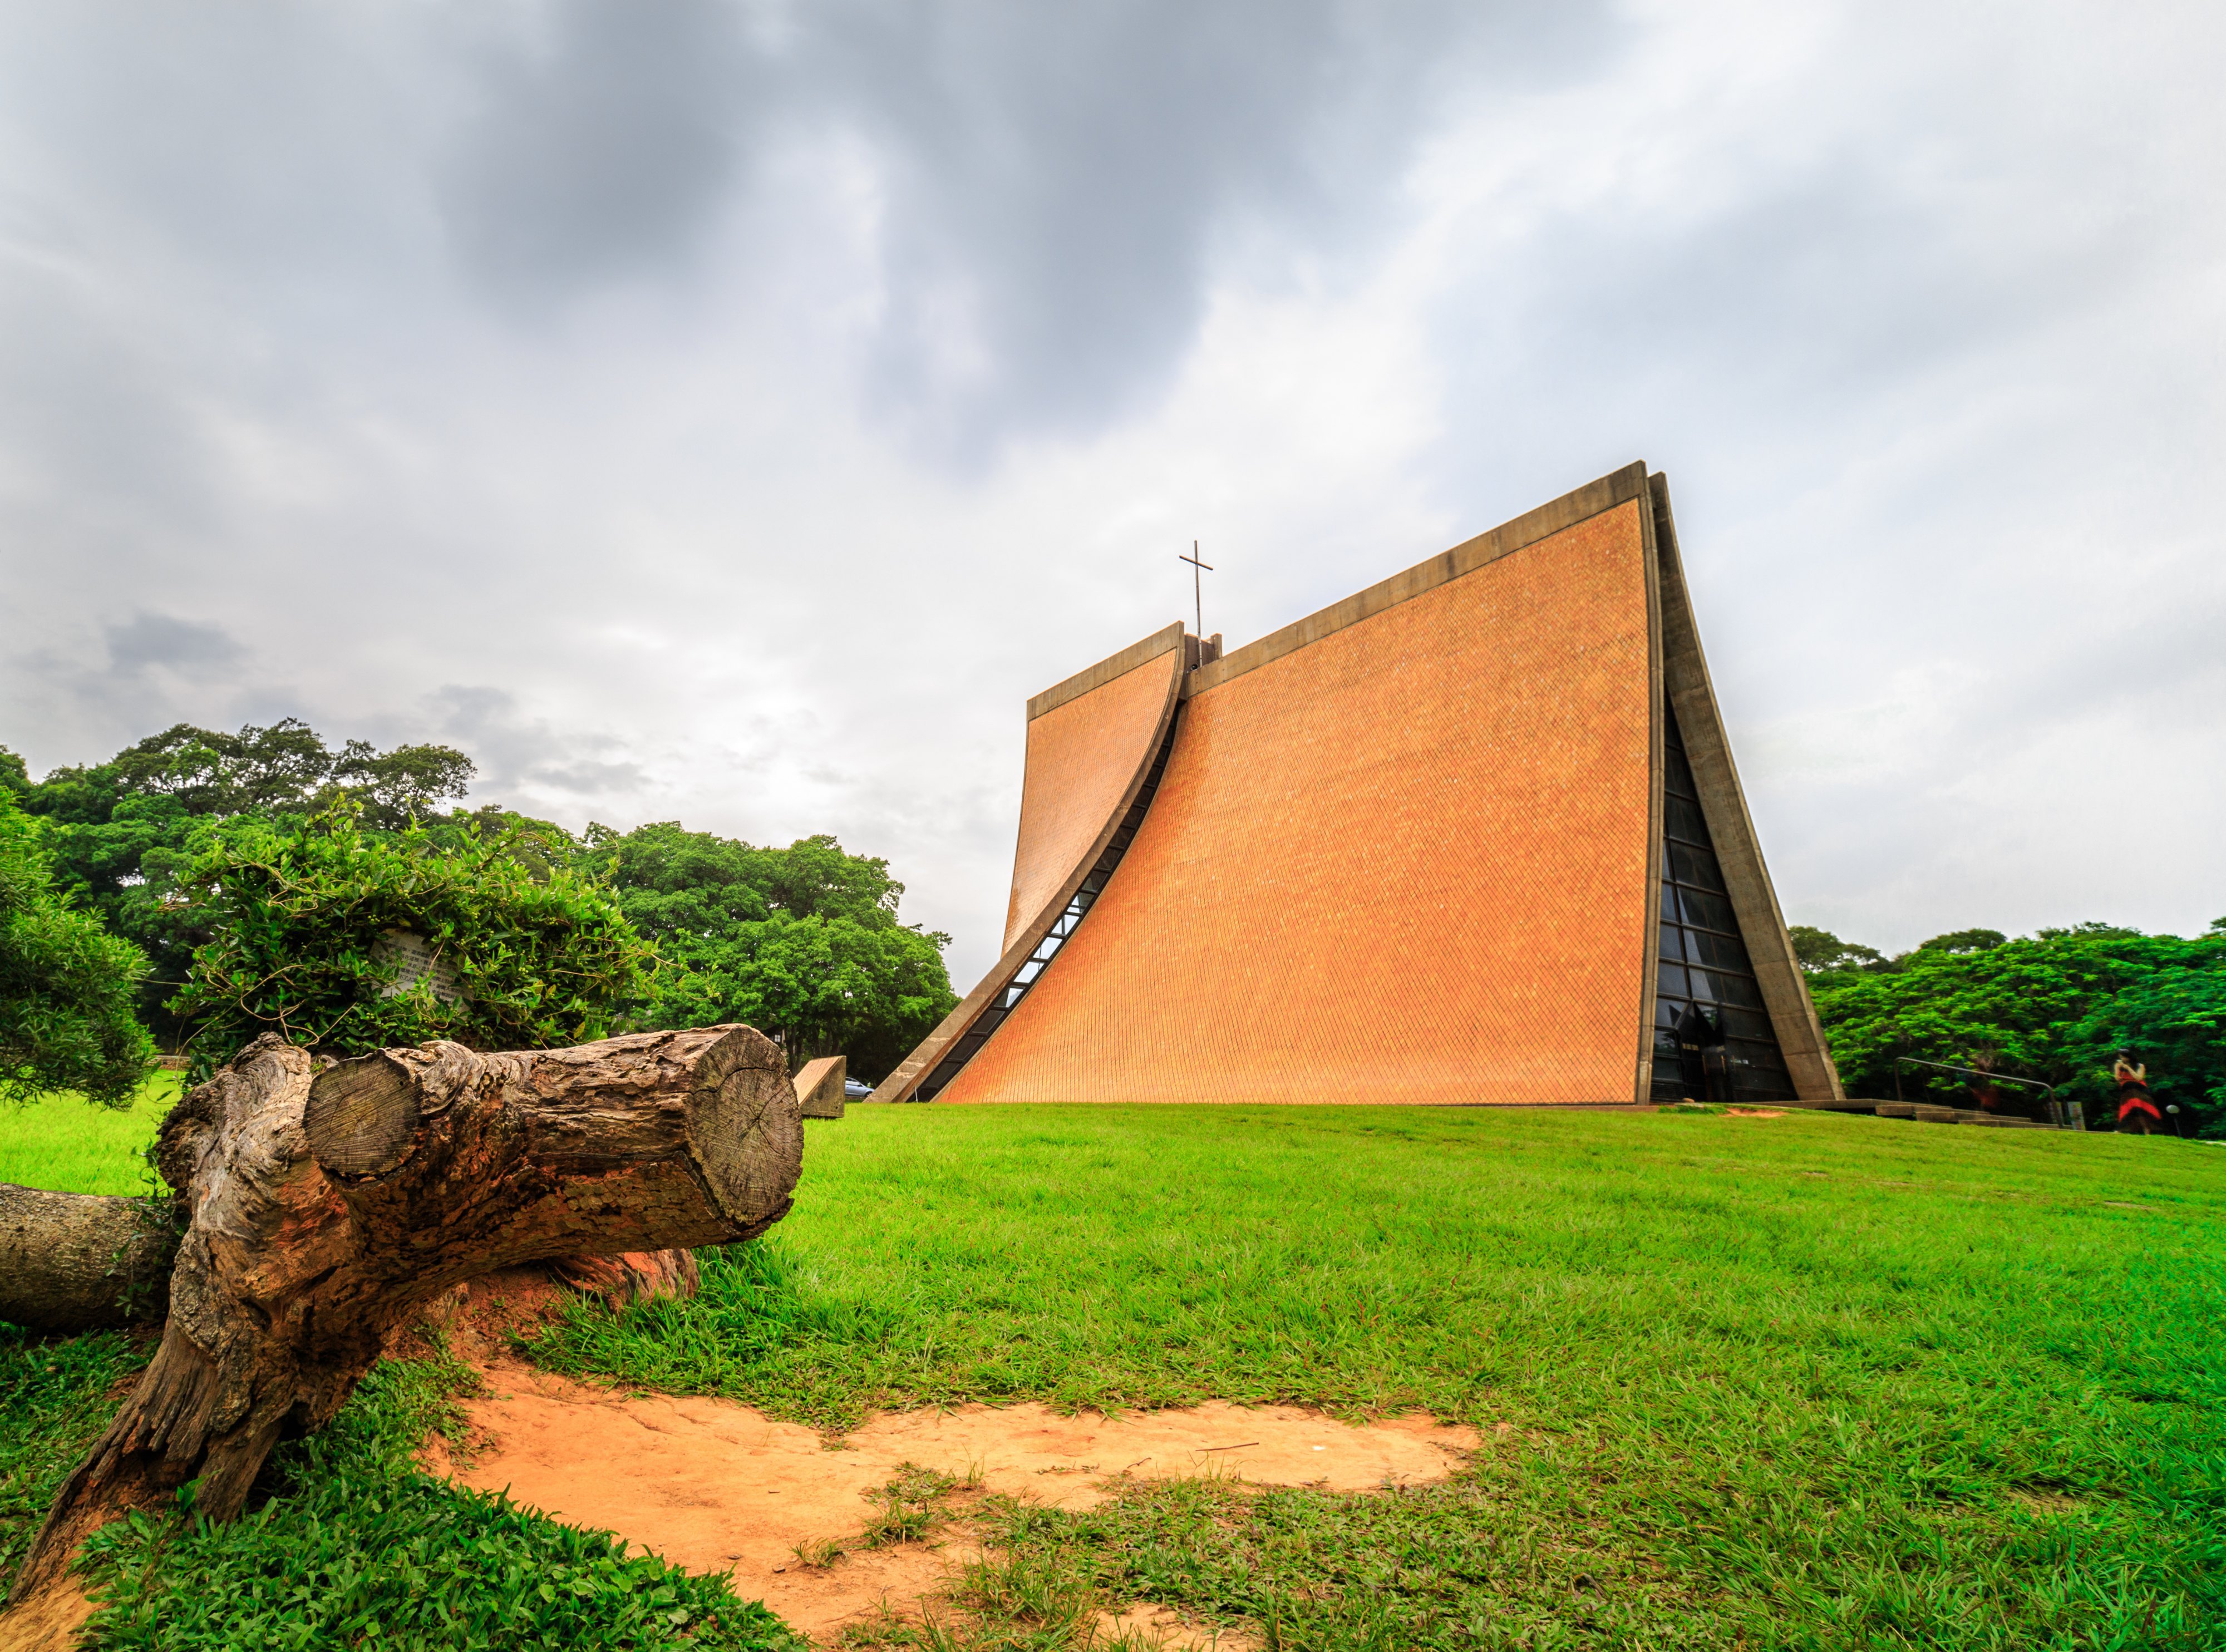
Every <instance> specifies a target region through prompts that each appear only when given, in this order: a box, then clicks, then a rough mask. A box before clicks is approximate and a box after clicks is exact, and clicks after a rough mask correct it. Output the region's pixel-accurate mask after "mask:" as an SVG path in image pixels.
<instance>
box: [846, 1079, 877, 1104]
mask: <svg viewBox="0 0 2226 1652" xmlns="http://www.w3.org/2000/svg"><path fill="white" fill-rule="evenodd" d="M873 1093H874V1087H873V1086H872V1085H871V1084H862V1083H859V1082H858V1081H857V1080H856V1079H855V1078H845V1079H844V1080H843V1100H844V1101H846V1102H862V1101H864V1100H865V1099H866V1097H868V1096H870V1095H872V1094H873Z"/></svg>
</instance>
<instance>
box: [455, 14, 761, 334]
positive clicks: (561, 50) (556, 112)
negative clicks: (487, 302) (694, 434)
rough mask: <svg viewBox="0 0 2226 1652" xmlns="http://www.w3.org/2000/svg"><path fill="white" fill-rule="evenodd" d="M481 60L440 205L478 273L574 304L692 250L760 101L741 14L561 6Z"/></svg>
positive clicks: (507, 287)
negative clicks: (574, 298)
mask: <svg viewBox="0 0 2226 1652" xmlns="http://www.w3.org/2000/svg"><path fill="white" fill-rule="evenodd" d="M523 21H524V23H525V26H524V27H521V28H519V29H516V30H515V31H514V32H513V33H512V35H510V36H509V37H508V38H506V39H502V40H500V41H487V42H485V43H483V44H482V45H481V47H480V52H479V54H478V55H479V65H478V73H477V75H476V77H475V79H476V81H477V98H476V106H475V107H474V110H473V111H472V113H471V115H470V116H469V118H467V120H466V121H465V122H464V123H463V124H462V125H461V129H460V130H458V131H457V133H456V134H455V138H454V139H453V148H452V149H451V151H450V154H449V156H448V160H447V162H446V164H445V166H444V168H443V171H442V179H441V197H442V208H443V212H444V216H445V218H446V220H447V224H448V232H449V234H450V236H451V237H452V238H453V239H454V241H455V245H457V246H458V247H459V248H460V249H461V251H462V253H463V255H464V257H465V259H466V261H467V263H468V264H469V265H470V266H471V267H472V269H473V270H474V272H475V273H476V274H477V275H478V276H480V277H481V278H482V279H483V280H485V281H487V282H488V283H490V284H492V285H493V287H495V288H496V289H498V290H499V291H501V292H502V293H504V294H506V295H513V296H524V297H526V298H529V299H534V298H550V297H555V298H563V297H567V296H570V295H574V294H576V293H578V292H580V291H582V290H586V289H592V288H593V287H595V286H597V285H600V284H602V283H607V282H609V281H611V280H614V279H620V278H624V277H627V276H638V275H640V274H643V273H645V272H648V273H655V272H658V271H659V270H668V269H670V268H671V267H672V266H674V265H675V264H679V263H682V262H684V261H685V260H686V259H687V258H688V257H690V255H692V254H693V253H694V252H695V251H696V249H697V247H698V245H699V243H700V241H701V238H702V237H703V235H704V233H705V232H706V231H707V230H708V228H709V225H710V223H711V221H712V219H714V218H715V215H716V214H717V213H718V212H719V210H720V208H721V207H722V205H723V204H724V203H725V201H726V200H727V199H728V195H729V193H730V190H731V187H732V185H733V183H734V180H735V169H736V163H737V160H738V149H739V145H740V143H741V137H742V130H741V129H742V126H743V124H744V121H745V118H746V117H747V112H748V111H749V109H750V106H751V104H752V103H753V101H754V99H753V98H752V95H751V94H752V91H753V88H752V86H751V85H750V72H751V69H752V61H751V59H750V58H749V56H748V55H747V54H746V53H745V51H744V47H743V41H742V38H741V18H740V16H739V14H738V13H737V11H736V9H735V7H733V6H731V5H726V4H721V3H718V0H668V3H661V4H658V5H654V6H644V7H633V6H614V5H611V4H608V3H606V0H557V3H554V4H551V5H550V6H548V7H547V8H545V9H544V10H540V11H537V12H534V13H529V14H527V15H526V16H525V19H524V20H523Z"/></svg>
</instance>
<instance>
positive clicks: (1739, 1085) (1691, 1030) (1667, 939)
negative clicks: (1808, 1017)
mask: <svg viewBox="0 0 2226 1652" xmlns="http://www.w3.org/2000/svg"><path fill="white" fill-rule="evenodd" d="M1663 746H1664V748H1665V749H1664V751H1663V787H1662V840H1663V841H1662V867H1661V874H1662V966H1661V974H1660V975H1659V976H1658V977H1657V982H1656V988H1655V994H1654V1087H1653V1095H1654V1099H1655V1100H1656V1101H1657V1102H1674V1101H1676V1100H1679V1099H1680V1098H1682V1097H1686V1096H1690V1097H1692V1098H1693V1099H1695V1100H1701V1099H1705V1098H1706V1097H1707V1096H1708V1094H1709V1090H1710V1089H1711V1083H1710V1074H1709V1071H1708V1069H1709V1068H1712V1067H1713V1068H1715V1069H1716V1072H1715V1074H1714V1089H1715V1090H1716V1091H1717V1093H1718V1094H1719V1096H1721V1097H1722V1098H1723V1099H1727V1100H1735V1101H1742V1102H1748V1101H1752V1102H1778V1101H1790V1100H1792V1099H1793V1097H1794V1096H1795V1093H1796V1092H1795V1090H1794V1088H1793V1081H1792V1080H1791V1079H1790V1077H1787V1075H1786V1071H1785V1058H1784V1054H1783V1053H1782V1052H1780V1051H1779V1049H1778V1034H1777V1032H1775V1031H1774V1030H1773V1029H1772V1027H1771V1024H1770V1013H1769V1012H1768V1011H1767V1010H1766V1009H1765V1008H1764V1007H1763V1002H1762V992H1761V989H1760V988H1759V987H1758V986H1757V985H1756V984H1755V979H1754V966H1753V965H1752V963H1750V962H1749V961H1748V958H1747V952H1746V943H1745V942H1744V941H1742V940H1741V939H1740V938H1739V922H1738V919H1737V918H1734V917H1733V914H1732V904H1731V901H1730V899H1729V898H1728V897H1727V895H1726V894H1725V893H1724V876H1723V871H1722V868H1721V867H1719V866H1718V865H1717V863H1716V850H1715V844H1714V842H1713V841H1712V840H1711V839H1710V837H1709V836H1708V817H1707V816H1706V815H1704V814H1703V813H1702V812H1701V794H1700V789H1699V788H1698V787H1697V786H1695V785H1694V784H1693V770H1692V766H1691V765H1690V764H1689V763H1688V762H1687V761H1686V759H1685V742H1684V740H1683V739H1682V737H1681V736H1680V735H1679V734H1678V732H1677V719H1676V715H1674V714H1673V713H1671V712H1670V711H1669V708H1668V707H1667V706H1664V707H1663ZM1695 1010H1697V1011H1698V1012H1699V1016H1698V1017H1697V1018H1696V1017H1695V1016H1694V1015H1693V1013H1692V1012H1694V1011H1695ZM1681 1024H1682V1027H1683V1029H1684V1032H1683V1035H1682V1037H1681V1035H1680V1032H1679V1028H1680V1026H1681ZM1714 1050H1720V1052H1721V1054H1720V1055H1716V1054H1714V1053H1713V1051H1714Z"/></svg>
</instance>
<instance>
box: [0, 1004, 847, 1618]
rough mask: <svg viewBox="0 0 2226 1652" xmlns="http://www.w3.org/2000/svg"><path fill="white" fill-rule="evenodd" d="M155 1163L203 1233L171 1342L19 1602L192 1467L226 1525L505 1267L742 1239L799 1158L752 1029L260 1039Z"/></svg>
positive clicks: (79, 1472) (99, 1451)
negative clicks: (466, 1288) (360, 1051)
mask: <svg viewBox="0 0 2226 1652" xmlns="http://www.w3.org/2000/svg"><path fill="white" fill-rule="evenodd" d="M156 1156H157V1160H158V1162H159V1163H160V1165H161V1166H162V1174H163V1179H165V1180H166V1181H168V1182H169V1185H171V1186H172V1187H174V1188H177V1189H179V1190H181V1191H182V1192H183V1194H184V1196H185V1202H186V1204H187V1206H188V1210H189V1211H190V1215H191V1220H190V1223H189V1224H188V1228H187V1230H186V1235H185V1238H184V1240H183V1242H181V1244H180V1246H179V1248H178V1257H177V1263H176V1266H175V1269H174V1271H173V1273H172V1275H171V1280H170V1312H169V1320H168V1321H167V1323H166V1324H165V1325H164V1327H163V1333H162V1346H161V1347H160V1348H159V1349H158V1350H156V1355H155V1358H154V1361H153V1363H151V1364H149V1366H148V1368H147V1369H146V1371H145V1373H144V1374H143V1376H142V1377H141V1379H140V1382H139V1385H138V1388H137V1389H136V1390H135V1391H134V1392H133V1394H132V1395H131V1396H130V1399H128V1400H127V1401H124V1406H123V1407H122V1409H121V1410H119V1411H118V1413H117V1415H116V1419H115V1420H114V1421H113V1422H112V1423H111V1424H110V1426H109V1428H108V1431H107V1433H105V1434H103V1435H102V1436H101V1438H100V1439H99V1440H98V1441H97V1442H96V1443H95V1444H94V1445H93V1446H92V1450H91V1451H90V1452H87V1453H86V1458H85V1460H84V1461H83V1462H82V1463H80V1464H79V1465H78V1467H77V1469H76V1471H74V1472H73V1474H72V1475H71V1476H70V1477H69V1479H68V1480H67V1482H65V1483H64V1484H63V1486H62V1489H61V1490H60V1494H59V1495H58V1496H56V1497H55V1499H54V1507H53V1508H52V1509H50V1510H49V1511H48V1515H47V1521H46V1524H45V1526H44V1527H43V1528H41V1532H40V1534H39V1536H38V1538H37V1539H36V1541H35V1542H34V1543H33V1544H32V1547H31V1551H30V1554H29V1558H28V1559H27V1560H25V1562H24V1565H23V1569H22V1573H21V1574H20V1576H19V1578H18V1579H17V1583H16V1593H15V1596H14V1599H15V1601H16V1602H17V1603H22V1602H25V1601H27V1600H29V1599H31V1598H34V1597H36V1596H37V1595H39V1594H40V1593H41V1592H43V1591H47V1590H49V1589H52V1588H54V1587H55V1586H57V1585H59V1584H60V1583H61V1581H62V1580H63V1579H64V1573H65V1569H66V1567H67V1563H68V1560H69V1557H70V1556H71V1554H73V1553H74V1552H75V1550H76V1548H77V1546H78V1545H79V1543H80V1542H81V1541H83V1540H84V1538H85V1537H86V1534H88V1533H90V1532H92V1530H94V1529H96V1528H99V1526H101V1525H103V1524H105V1523H106V1522H108V1521H110V1520H111V1519H113V1518H115V1517H116V1516H117V1515H119V1514H122V1513H123V1512H124V1511H125V1510H127V1509H132V1508H144V1507H152V1506H156V1505H157V1504H160V1503H165V1502H167V1501H168V1500H169V1498H170V1496H172V1494H173V1493H175V1490H176V1489H177V1488H178V1487H179V1486H181V1485H183V1484H185V1483H186V1482H188V1480H193V1479H196V1478H198V1479H199V1480H200V1491H199V1493H198V1496H197V1499H196V1507H197V1508H198V1509H199V1510H200V1512H201V1513H202V1514H204V1515H208V1516H210V1517H212V1518H214V1519H219V1520H225V1519H230V1518H231V1517H232V1516H233V1515H237V1514H238V1513H239V1509H240V1506H241V1504H242V1503H243V1502H244V1501H245V1498H246V1496H247V1493H248V1490H249V1488H250V1486H251V1484H253V1482H254V1479H255V1475H256V1471H258V1469H259V1468H261V1466H262V1465H263V1461H264V1458H265V1457H267V1456H268V1455H269V1454H270V1448H271V1446H272V1445H274V1444H275V1443H276V1442H277V1439H279V1437H280V1434H281V1433H282V1431H283V1432H287V1433H311V1432H314V1431H315V1430H316V1429H319V1428H321V1427H323V1426H325V1424H326V1423H328V1422H329V1421H330V1420H332V1417H333V1414H334V1413H335V1412H336V1411H338V1410H339V1409H340V1405H341V1403H342V1402H343V1401H346V1400H347V1396H348V1395H349V1393H350V1392H351V1391H352V1390H353V1388H354V1387H355V1384H356V1382H357V1381H358V1380H359V1378H360V1377H361V1376H363V1374H364V1373H365V1372H366V1370H368V1369H370V1368H371V1365H372V1363H373V1362H374V1361H375V1360H376V1359H377V1358H378V1354H379V1350H380V1348H381V1346H382V1344H384V1343H385V1340H386V1339H387V1337H389V1336H390V1335H391V1333H392V1332H394V1331H396V1330H397V1328H398V1327H399V1326H401V1325H403V1324H404V1323H406V1321H407V1320H408V1319H409V1318H410V1317H411V1316H412V1315H413V1314H414V1313H415V1312H417V1310H418V1309H419V1308H420V1307H421V1306H423V1305H424V1304H425V1303H426V1302H428V1301H429V1300H430V1299H432V1298H434V1297H436V1296H437V1295H439V1294H440V1293H442V1292H443V1291H446V1290H448V1289H450V1288H451V1287H455V1286H456V1285H458V1284H461V1283H462V1282H463V1281H464V1280H468V1279H471V1278H474V1277H475V1276H476V1275H478V1274H484V1273H488V1272H491V1271H493V1269H495V1268H507V1267H514V1266H518V1265H519V1264H522V1263H527V1262H536V1261H550V1260H553V1259H556V1258H560V1257H570V1256H581V1255H620V1254H623V1253H627V1252H641V1251H655V1250H664V1249H671V1248H683V1249H684V1248H686V1247H690V1246H695V1245H703V1244H718V1243H725V1242H733V1241H736V1240H741V1239H747V1238H750V1237H752V1236H755V1235H757V1234H760V1233H762V1232H763V1231H764V1230H765V1229H766V1228H768V1227H770V1226H772V1224H773V1223H775V1222H777V1221H779V1219H780V1218H781V1217H783V1216H785V1215H786V1214H787V1212H788V1208H789V1195H790V1193H791V1191H792V1190H793V1189H794V1187H795V1185H796V1179H797V1175H798V1171H799V1170H800V1168H801V1166H802V1160H803V1127H802V1125H801V1123H800V1122H799V1121H798V1110H797V1096H796V1090H795V1089H794V1087H793V1086H792V1084H791V1083H789V1079H788V1071H787V1067H786V1064H785V1062H784V1060H783V1058H782V1056H781V1052H780V1051H779V1048H778V1047H777V1046H776V1045H774V1044H773V1042H772V1040H771V1039H766V1038H765V1037H764V1036H763V1035H762V1034H760V1033H758V1032H754V1031H752V1030H751V1029H750V1028H748V1027H746V1026H715V1027H703V1028H698V1029H696V1030H694V1031H690V1032H647V1033H638V1034H635V1035H633V1036H631V1037H627V1038H620V1039H605V1040H603V1041H602V1042H601V1043H599V1044H588V1045H579V1046H577V1047H576V1048H573V1049H569V1050H550V1051H536V1052H523V1053H517V1054H505V1055H487V1054H482V1053H480V1052H475V1051H472V1050H467V1049H465V1048H464V1047H463V1046H462V1045H457V1044H448V1043H434V1044H428V1045H421V1046H420V1047H418V1048H417V1049H412V1050H387V1051H384V1052H380V1053H378V1054H377V1055H372V1056H366V1057H363V1058H360V1059H358V1060H354V1061H347V1062H339V1063H335V1062H333V1061H332V1060H330V1059H329V1058H319V1057H313V1056H311V1055H310V1054H309V1053H308V1052H307V1051H305V1050H302V1049H299V1048H296V1046H294V1045H289V1044H288V1043H286V1042H285V1041H284V1040H283V1039H280V1038H279V1037H277V1035H276V1034H265V1035H264V1037H262V1038H260V1039H257V1040H256V1041H255V1043H253V1044H252V1045H249V1046H248V1048H247V1049H245V1050H244V1051H243V1052H240V1055H239V1058H238V1059H236V1060H235V1061H234V1062H232V1064H231V1065H230V1066H228V1067H226V1069H225V1070H224V1071H221V1072H219V1074H218V1075H217V1076H216V1077H214V1078H213V1079H212V1080H210V1081H209V1083H206V1084H204V1085H202V1086H200V1088H199V1089H198V1090H194V1092H193V1093H192V1094H191V1095H189V1096H187V1097H186V1099H185V1100H184V1101H183V1102H181V1103H180V1104H179V1105H178V1107H177V1108H176V1109H175V1110H174V1111H173V1112H172V1113H171V1115H170V1116H169V1119H168V1120H167V1121H165V1122H164V1123H163V1126H162V1135H161V1138H160V1140H159V1141H158V1142H157V1145H156Z"/></svg>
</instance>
